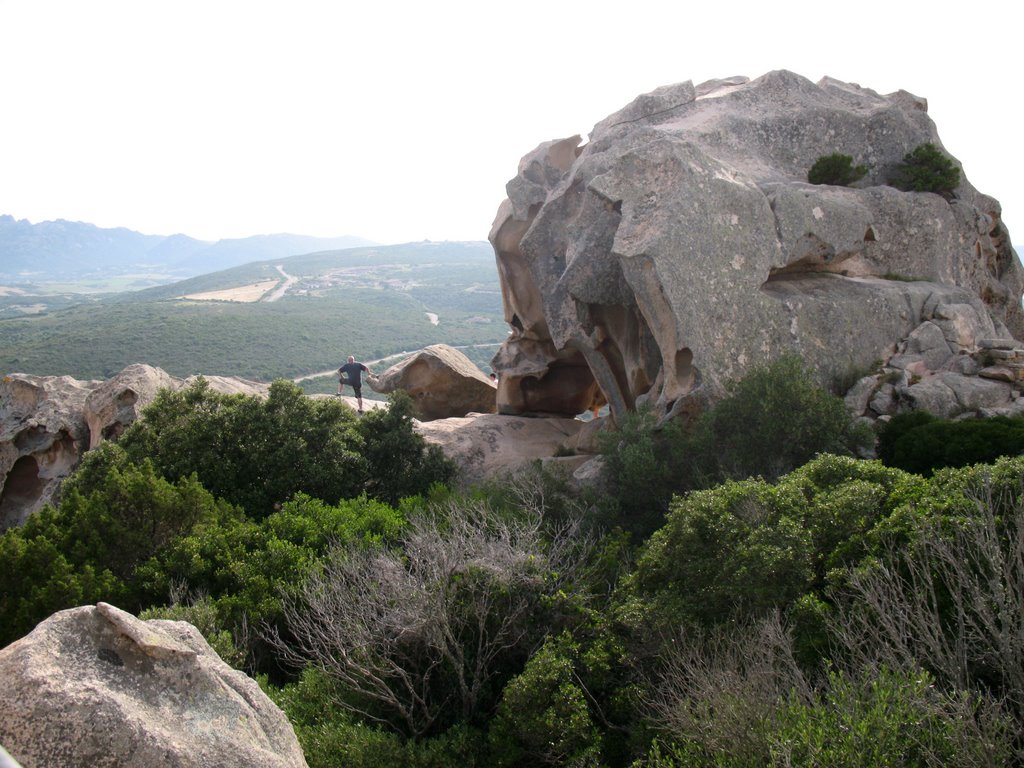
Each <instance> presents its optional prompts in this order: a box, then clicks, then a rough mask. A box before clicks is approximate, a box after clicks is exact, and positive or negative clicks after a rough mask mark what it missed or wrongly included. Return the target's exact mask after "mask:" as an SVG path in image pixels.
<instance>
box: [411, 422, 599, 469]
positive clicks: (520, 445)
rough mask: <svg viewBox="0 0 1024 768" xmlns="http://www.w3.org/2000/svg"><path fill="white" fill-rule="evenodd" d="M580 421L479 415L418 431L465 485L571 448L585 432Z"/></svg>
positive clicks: (427, 425)
mask: <svg viewBox="0 0 1024 768" xmlns="http://www.w3.org/2000/svg"><path fill="white" fill-rule="evenodd" d="M583 427H584V423H583V422H582V421H579V420H578V419H567V418H546V419H535V418H528V417H525V416H503V415H499V414H493V413H492V414H478V415H473V416H468V417H465V418H448V419H440V420H438V421H429V422H426V423H423V424H419V425H418V426H417V428H416V431H417V432H419V433H420V434H421V435H423V438H424V439H425V440H427V442H430V443H434V444H435V445H438V446H440V447H441V449H442V450H443V451H444V453H445V455H446V456H447V457H448V458H450V459H451V460H452V461H454V462H455V464H456V465H457V466H458V467H459V475H460V477H461V479H462V480H463V481H464V482H475V481H479V480H483V479H484V478H488V477H494V476H496V475H500V474H504V473H507V472H512V471H514V470H516V469H518V468H519V467H521V466H523V465H524V464H527V463H529V462H531V461H533V460H535V459H538V458H541V457H550V456H554V454H555V453H557V452H558V451H559V449H560V448H569V447H571V446H573V445H574V438H575V437H576V435H577V434H578V433H579V432H580V431H581V430H582V429H583Z"/></svg>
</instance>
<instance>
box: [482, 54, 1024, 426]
mask: <svg viewBox="0 0 1024 768" xmlns="http://www.w3.org/2000/svg"><path fill="white" fill-rule="evenodd" d="M925 142H932V143H935V144H936V145H940V142H939V139H938V134H937V131H936V128H935V125H934V124H933V123H932V121H931V120H930V118H929V117H928V115H927V111H926V104H925V102H924V100H922V99H919V98H917V97H914V96H912V95H910V94H908V93H905V92H902V91H901V92H898V93H895V94H890V95H888V96H880V95H878V94H876V93H875V92H873V91H870V90H868V89H864V88H861V87H859V86H856V85H851V84H845V83H839V82H837V81H834V80H831V79H828V78H826V79H824V80H822V81H821V82H819V83H817V84H815V83H812V82H810V81H808V80H806V79H804V78H802V77H799V76H798V75H794V74H792V73H789V72H784V71H783V72H772V73H769V74H767V75H765V76H763V77H761V78H758V79H757V80H753V81H749V80H747V79H746V78H730V79H728V80H717V81H712V82H709V83H705V84H702V85H700V86H697V87H694V86H693V85H692V84H691V83H683V84H680V85H674V86H667V87H665V88H661V89H658V90H657V91H654V92H653V93H650V94H646V95H644V96H641V97H639V98H637V99H636V100H635V101H634V102H633V103H631V104H629V105H628V106H626V107H625V108H624V109H622V110H620V111H619V112H617V113H616V114H614V115H611V116H610V117H608V118H606V119H605V120H603V121H602V122H600V123H598V125H597V126H596V127H595V128H594V130H593V132H592V134H591V137H590V142H589V143H587V144H585V145H581V143H580V138H579V137H578V136H574V137H572V138H568V139H562V140H559V141H552V142H548V143H545V144H542V145H540V146H539V147H537V149H535V150H534V151H533V152H531V153H530V154H528V155H527V156H526V157H524V158H523V160H522V162H521V164H520V168H519V173H518V175H517V176H516V177H515V178H514V179H512V180H511V181H510V182H509V183H508V185H507V192H508V199H507V200H506V201H505V202H504V203H503V204H502V206H501V207H500V209H499V211H498V215H497V218H496V220H495V223H494V226H493V228H492V230H491V235H490V239H491V243H492V245H493V246H494V249H495V254H496V257H497V261H498V267H499V274H500V276H501V280H502V289H503V297H504V302H505V313H506V320H507V322H508V323H509V324H510V326H511V327H512V334H511V336H510V337H509V340H508V341H507V342H506V343H505V345H504V346H503V347H502V349H501V350H500V351H499V353H498V354H497V356H496V357H495V360H494V367H495V370H497V371H498V373H499V382H500V383H499V387H498V411H499V412H500V413H506V414H519V413H536V412H548V413H556V414H564V415H568V414H575V413H579V412H581V411H583V410H585V409H587V408H591V407H593V406H594V405H598V404H601V403H604V402H608V403H609V405H610V408H611V412H612V415H613V416H614V417H616V418H617V417H621V416H622V415H623V414H624V413H625V412H626V411H628V410H631V409H633V408H635V407H636V406H637V405H638V404H640V403H643V402H645V401H646V402H649V403H650V404H651V405H653V406H655V407H656V408H657V409H658V410H659V411H660V412H661V413H662V414H683V413H687V412H689V411H696V410H699V409H700V408H701V407H703V405H704V404H705V403H706V402H707V401H709V400H713V399H715V398H717V397H718V396H720V394H721V393H722V391H723V387H724V384H725V383H726V382H727V381H729V380H731V379H735V378H739V377H741V376H742V375H744V374H745V373H746V372H747V371H748V370H749V369H750V368H751V367H753V366H755V365H759V364H763V363H765V362H768V361H770V360H772V359H775V358H777V357H779V356H781V355H783V354H786V353H794V354H797V355H799V356H800V357H802V358H803V359H804V361H805V362H806V364H807V365H808V367H809V368H810V369H811V370H812V371H813V372H814V374H815V376H816V377H817V378H818V379H819V381H820V383H822V384H829V383H831V382H832V381H834V380H836V379H838V378H842V377H843V376H844V375H845V374H847V373H848V372H849V371H851V370H859V369H869V368H871V366H872V364H874V363H876V361H879V360H881V361H887V360H888V359H889V357H891V356H892V355H893V354H894V352H895V350H896V347H897V345H898V344H899V343H900V342H902V341H903V340H904V339H906V338H907V337H908V336H909V335H910V334H911V332H912V331H914V330H915V329H916V328H918V327H919V326H920V325H921V324H922V323H924V322H926V321H932V320H934V321H936V322H938V321H941V320H942V318H941V317H937V316H936V315H935V311H936V308H937V307H940V306H961V307H970V308H972V310H973V311H975V312H976V313H979V314H981V315H984V316H985V318H986V322H990V323H991V331H987V330H986V333H989V332H990V333H992V335H993V336H995V337H1005V338H1009V337H1011V335H1012V336H1017V337H1020V336H1021V335H1022V332H1024V314H1022V312H1021V301H1020V299H1021V293H1022V291H1024V272H1022V270H1021V267H1020V264H1019V262H1018V261H1017V259H1016V257H1015V256H1014V254H1013V251H1012V250H1011V248H1010V239H1009V235H1008V233H1007V231H1006V228H1005V227H1004V226H1003V224H1002V222H1001V220H1000V207H999V204H998V202H996V201H995V200H993V199H992V198H990V197H987V196H985V195H982V194H980V193H978V192H977V191H976V190H975V189H974V188H973V187H972V186H971V185H970V184H969V182H968V181H967V180H966V178H964V177H963V176H961V184H960V186H959V187H958V188H957V190H956V191H955V196H954V198H953V199H951V200H947V199H945V198H943V197H941V196H939V195H936V194H931V193H911V192H901V191H899V190H896V189H894V188H892V187H888V186H885V182H886V180H887V178H888V177H889V174H890V173H891V171H892V168H893V167H894V166H895V165H896V164H897V163H898V162H899V161H901V160H902V158H903V157H904V155H906V154H907V152H909V151H911V150H912V149H914V148H915V147H917V146H918V145H920V144H923V143H925ZM834 152H841V153H843V154H848V155H851V156H852V157H853V158H854V162H855V163H857V164H864V165H867V166H868V167H869V172H868V175H867V176H866V177H865V178H864V179H863V180H861V181H860V182H858V183H857V188H847V187H833V186H825V185H811V184H809V183H807V181H806V179H807V171H808V169H809V168H810V167H811V166H812V165H813V164H814V162H815V160H817V159H818V158H819V157H821V156H822V155H827V154H831V153H834Z"/></svg>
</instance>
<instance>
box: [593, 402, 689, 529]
mask: <svg viewBox="0 0 1024 768" xmlns="http://www.w3.org/2000/svg"><path fill="white" fill-rule="evenodd" d="M599 447H600V451H601V455H602V456H603V458H604V466H605V473H606V476H607V477H608V480H609V483H610V485H611V493H610V494H608V495H607V496H605V497H604V498H603V499H602V500H601V501H600V503H599V504H598V509H599V510H600V517H601V522H602V523H604V524H605V525H606V526H608V527H609V528H610V527H614V526H618V527H620V528H622V529H623V530H625V531H627V532H629V533H631V534H632V535H633V536H634V537H635V538H636V540H638V541H641V540H643V539H645V538H647V537H648V536H650V534H651V533H653V532H654V531H655V530H656V529H657V528H658V527H659V526H660V525H661V524H662V523H663V522H664V519H665V512H666V511H667V510H668V504H669V501H671V499H672V494H673V493H676V492H679V491H682V490H684V488H685V487H686V483H685V481H686V478H687V476H688V472H687V464H688V461H689V458H690V456H689V449H688V447H687V437H686V435H685V434H684V432H683V430H682V427H681V426H680V424H679V423H677V422H670V423H668V424H665V425H664V427H663V428H661V429H658V428H656V418H655V415H654V413H653V412H652V411H651V410H650V409H648V408H640V409H639V410H637V411H635V412H632V413H629V414H627V415H626V417H625V418H624V419H622V423H621V424H619V427H618V429H617V430H615V431H607V432H602V433H601V434H600V435H599Z"/></svg>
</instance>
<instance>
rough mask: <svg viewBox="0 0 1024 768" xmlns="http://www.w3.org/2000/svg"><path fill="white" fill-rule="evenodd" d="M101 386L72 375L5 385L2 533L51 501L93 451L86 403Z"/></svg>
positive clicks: (0, 422) (0, 414) (0, 434)
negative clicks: (94, 390) (86, 417)
mask: <svg viewBox="0 0 1024 768" xmlns="http://www.w3.org/2000/svg"><path fill="white" fill-rule="evenodd" d="M98 385H99V382H96V381H77V380H75V379H73V378H71V377H70V376H45V377H43V376H23V375H18V374H15V375H13V376H5V377H4V378H3V380H2V381H0V531H2V530H4V529H6V528H9V527H11V526H14V525H20V524H21V523H22V522H24V520H25V518H26V517H28V515H29V514H30V513H31V512H32V511H34V510H35V509H38V508H39V507H41V506H42V505H43V504H45V503H47V502H49V501H51V500H52V499H53V497H54V494H55V493H56V491H57V488H58V486H59V485H60V480H61V479H62V478H64V477H66V476H67V475H68V474H69V473H70V472H71V470H72V469H73V468H74V467H75V466H76V465H77V464H78V462H79V460H80V459H81V457H82V453H83V452H84V451H86V450H87V449H88V448H89V442H90V440H89V425H88V424H87V423H86V419H85V415H84V413H85V402H86V399H87V398H88V396H89V393H90V392H91V391H92V390H93V389H94V388H95V387H96V386H98Z"/></svg>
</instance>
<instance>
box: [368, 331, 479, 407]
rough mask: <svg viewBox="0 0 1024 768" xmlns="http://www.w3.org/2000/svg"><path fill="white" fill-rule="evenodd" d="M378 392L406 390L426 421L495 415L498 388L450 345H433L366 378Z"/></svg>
mask: <svg viewBox="0 0 1024 768" xmlns="http://www.w3.org/2000/svg"><path fill="white" fill-rule="evenodd" d="M367 383H368V384H369V385H370V387H371V388H372V389H373V390H374V391H375V392H381V393H388V392H394V391H395V390H399V389H401V390H405V391H406V392H408V393H409V395H410V397H412V399H413V402H414V403H415V404H416V410H417V411H418V412H419V417H420V418H421V419H422V420H424V421H428V420H432V419H445V418H449V417H452V416H465V415H466V414H467V413H494V410H495V385H494V384H493V383H492V382H491V380H490V379H489V378H487V376H485V375H484V373H483V371H481V370H480V369H479V368H478V367H477V366H476V365H475V364H474V363H473V361H472V360H470V359H469V358H468V357H466V356H465V355H464V354H462V353H461V352H460V351H459V350H457V349H455V348H454V347H450V346H448V345H447V344H433V345H431V346H429V347H426V348H425V349H422V350H420V351H419V352H417V353H416V354H415V355H412V356H411V357H408V358H406V359H405V360H403V361H402V362H400V363H397V364H395V365H393V366H391V367H390V368H388V369H387V370H386V371H384V373H382V374H380V375H379V376H369V377H367Z"/></svg>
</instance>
